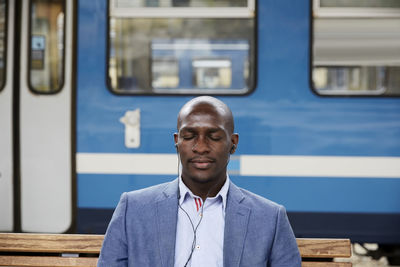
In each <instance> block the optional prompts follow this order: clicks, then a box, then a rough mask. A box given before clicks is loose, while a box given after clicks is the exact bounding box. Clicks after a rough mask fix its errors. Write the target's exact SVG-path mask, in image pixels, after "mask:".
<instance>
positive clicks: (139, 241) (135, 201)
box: [98, 179, 301, 267]
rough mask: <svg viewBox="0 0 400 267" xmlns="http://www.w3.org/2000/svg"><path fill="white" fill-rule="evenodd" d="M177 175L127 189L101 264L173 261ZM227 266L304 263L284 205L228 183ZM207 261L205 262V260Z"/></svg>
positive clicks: (159, 265)
mask: <svg viewBox="0 0 400 267" xmlns="http://www.w3.org/2000/svg"><path fill="white" fill-rule="evenodd" d="M177 214H178V180H177V179H175V180H174V181H172V182H169V183H164V184H160V185H156V186H153V187H149V188H146V189H142V190H138V191H132V192H129V193H123V194H122V196H121V200H120V202H119V203H118V206H117V208H116V210H115V211H114V215H113V217H112V219H111V221H110V224H109V226H108V229H107V233H106V235H105V239H104V243H103V247H102V249H101V253H100V258H99V262H98V266H105V267H114V266H135V267H147V266H149V267H173V266H174V256H175V233H176V221H177ZM223 257H224V267H239V266H241V267H244V266H248V267H258V266H260V267H261V266H263V267H265V266H270V267H278V266H287V267H300V266H301V258H300V254H299V251H298V248H297V244H296V239H295V237H294V235H293V231H292V229H291V227H290V224H289V221H288V219H287V216H286V211H285V209H284V208H283V207H282V206H280V205H278V204H276V203H274V202H272V201H270V200H267V199H265V198H262V197H260V196H257V195H255V194H253V193H251V192H249V191H246V190H244V189H241V188H239V187H237V186H235V185H234V184H233V183H232V182H231V183H230V185H229V191H228V196H227V204H226V211H225V233H224V255H223ZM205 267H206V266H205Z"/></svg>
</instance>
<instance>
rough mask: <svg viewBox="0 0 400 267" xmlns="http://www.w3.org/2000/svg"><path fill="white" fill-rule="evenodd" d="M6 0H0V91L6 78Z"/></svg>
mask: <svg viewBox="0 0 400 267" xmlns="http://www.w3.org/2000/svg"><path fill="white" fill-rule="evenodd" d="M6 10H7V9H6V1H5V0H0V91H1V90H2V89H3V87H4V84H5V80H6V41H7V38H6V34H7V16H6V15H7V13H6V12H7V11H6Z"/></svg>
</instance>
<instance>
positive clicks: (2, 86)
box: [0, 0, 14, 231]
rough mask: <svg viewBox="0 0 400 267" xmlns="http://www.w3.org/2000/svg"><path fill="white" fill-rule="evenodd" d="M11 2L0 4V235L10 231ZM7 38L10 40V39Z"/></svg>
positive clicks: (11, 225) (11, 174)
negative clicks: (2, 232) (1, 232)
mask: <svg viewBox="0 0 400 267" xmlns="http://www.w3.org/2000/svg"><path fill="white" fill-rule="evenodd" d="M13 6H14V2H13V1H8V2H7V1H5V0H1V1H0V129H1V130H0V132H1V134H0V214H1V219H0V231H11V230H13V224H14V223H13V217H14V213H13V161H12V158H13V153H12V147H13V145H12V139H13V138H12V128H13V127H12V121H13V120H12V117H13V115H12V109H13V106H12V68H13V60H12V58H13V45H12V42H11V40H12V33H13V32H14V30H13V26H14V24H13V21H14V16H13V12H10V10H13ZM10 35H11V36H10Z"/></svg>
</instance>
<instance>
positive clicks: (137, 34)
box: [108, 0, 255, 94]
mask: <svg viewBox="0 0 400 267" xmlns="http://www.w3.org/2000/svg"><path fill="white" fill-rule="evenodd" d="M109 5H110V8H109V12H110V16H109V18H110V20H109V52H108V54H109V58H108V81H109V86H110V88H111V90H112V91H113V92H115V93H123V94H245V93H247V92H249V91H250V90H251V89H252V87H253V84H254V79H253V77H254V71H255V70H254V68H255V66H254V65H255V64H254V62H255V60H254V55H255V45H254V42H255V40H254V39H255V0H223V1H221V0H219V1H218V0H216V1H206V0H168V1H165V0H163V1H161V0H160V1H158V0H154V1H125V0H110V2H109Z"/></svg>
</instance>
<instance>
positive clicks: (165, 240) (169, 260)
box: [156, 180, 178, 267]
mask: <svg viewBox="0 0 400 267" xmlns="http://www.w3.org/2000/svg"><path fill="white" fill-rule="evenodd" d="M177 196H178V183H177V180H174V181H172V182H171V183H169V184H168V185H167V188H166V189H165V190H164V192H163V196H162V198H161V199H160V200H159V201H158V202H157V204H156V208H157V226H158V227H157V232H158V241H159V242H158V244H159V249H160V255H161V266H166V267H173V266H174V258H175V239H176V221H177V214H178V197H177Z"/></svg>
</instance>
